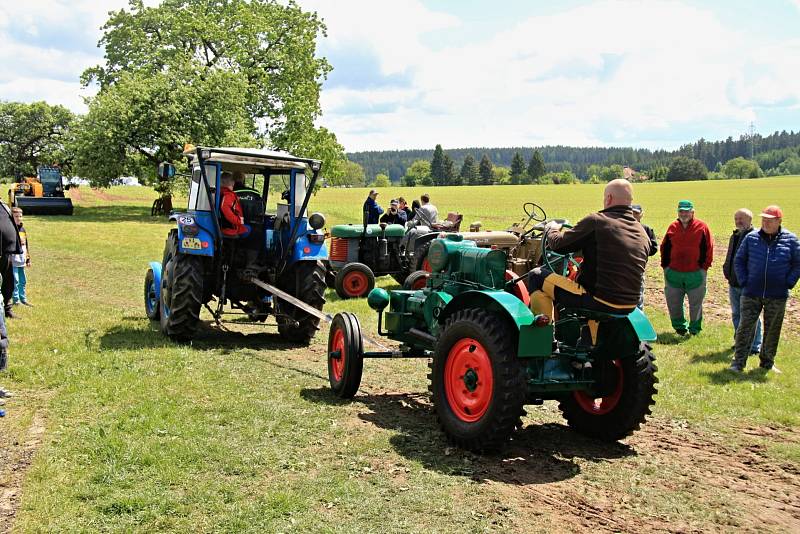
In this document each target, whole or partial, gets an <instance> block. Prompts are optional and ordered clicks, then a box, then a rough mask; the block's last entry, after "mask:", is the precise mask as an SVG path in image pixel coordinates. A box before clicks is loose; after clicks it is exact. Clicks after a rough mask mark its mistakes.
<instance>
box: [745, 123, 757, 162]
mask: <svg viewBox="0 0 800 534" xmlns="http://www.w3.org/2000/svg"><path fill="white" fill-rule="evenodd" d="M747 132H748V135H749V137H750V159H753V138H754V137H755V135H756V127H755V125H754V124H753V121H750V128H749V129H748V130H747Z"/></svg>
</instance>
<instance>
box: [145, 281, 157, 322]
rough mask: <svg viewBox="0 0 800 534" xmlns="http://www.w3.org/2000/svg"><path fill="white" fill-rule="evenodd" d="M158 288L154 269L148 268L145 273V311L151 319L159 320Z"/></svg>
mask: <svg viewBox="0 0 800 534" xmlns="http://www.w3.org/2000/svg"><path fill="white" fill-rule="evenodd" d="M158 289H159V288H157V287H156V280H155V275H154V274H153V269H147V274H145V275H144V311H145V313H146V314H147V318H148V319H150V320H151V321H158V318H159V302H158V297H157V296H156V295H157V292H158Z"/></svg>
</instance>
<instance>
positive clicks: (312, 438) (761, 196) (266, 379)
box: [0, 177, 800, 532]
mask: <svg viewBox="0 0 800 534" xmlns="http://www.w3.org/2000/svg"><path fill="white" fill-rule="evenodd" d="M420 192H422V190H421V189H416V190H413V192H412V190H409V189H402V190H401V189H399V188H398V189H396V190H387V191H385V192H383V193H382V200H383V203H384V204H385V203H386V202H387V201H388V199H389V198H390V197H391V195H393V194H394V195H398V194H403V195H405V196H406V198H407V199H409V200H410V197H411V196H412V194H418V193H420ZM430 192H431V194H432V196H433V201H434V203H435V204H436V205H437V206H438V207H439V209H440V212H443V211H446V210H453V209H457V210H458V211H460V212H462V213H464V214H465V222H469V221H471V220H475V219H480V220H482V221H483V223H484V225H485V226H487V227H491V228H493V229H500V228H503V227H505V226H507V225H508V223H509V222H511V221H514V220H516V219H517V218H518V217H519V216H521V215H522V212H521V204H522V202H523V201H535V202H537V203H539V204H541V205H542V206H543V207H545V209H546V210H547V211H548V213H550V214H552V215H554V216H556V215H557V216H566V217H568V218H570V219H572V220H577V219H578V218H579V217H580V216H581V215H583V214H585V213H586V212H588V211H591V210H593V209H597V206H598V204H599V202H600V195H601V187H600V186H546V187H539V186H518V187H502V188H500V187H493V188H491V189H489V188H482V187H476V188H452V189H447V188H436V189H433V188H432V189H431V190H430ZM365 193H366V191H365V190H324V191H322V192H321V193H320V194H319V195H318V196H317V197H316V198H315V200H314V205H313V206H312V207H313V208H315V209H318V210H320V211H322V212H324V213H325V214H326V215H327V216H328V219H329V224H336V223H341V222H350V221H355V220H358V219H359V212H360V205H361V202H363V198H364V196H365ZM79 194H80V200H79V201H77V206H78V207H77V209H76V212H75V216H74V217H72V218H68V217H50V218H45V217H35V218H34V217H30V218H28V219H27V223H26V226H27V227H28V231H29V235H30V239H31V241H32V249H33V250H32V254H33V261H34V266H33V268H32V269H31V270H30V271H29V296H30V299H31V301H32V302H34V303H35V304H36V307H35V308H33V309H22V310H20V315H21V316H22V317H21V319H18V320H13V321H11V322H10V323H9V330H10V337H11V342H12V348H11V360H10V371H9V372H8V373H6V374H4V375H0V385H3V386H5V387H7V388H9V389H11V390H13V391H15V392H16V393H17V397H16V398H14V399H12V400H11V401H10V402H9V403H8V405H7V406H6V407H5V408H7V410H8V415H7V417H5V418H3V419H0V531H2V530H3V528H4V527H8V526H9V525H10V524H11V521H12V518H13V521H14V528H15V530H19V531H21V532H38V531H42V530H53V531H84V530H85V531H94V530H114V531H130V530H137V531H164V530H177V531H188V530H193V531H239V530H247V531H270V532H273V531H315V532H317V531H323V532H353V531H361V532H379V531H380V532H437V531H438V532H447V531H454V530H456V531H465V530H475V531H508V530H511V531H534V532H535V531H552V530H553V529H555V530H588V529H592V530H599V531H634V530H636V531H638V530H646V529H661V530H692V529H706V530H719V529H722V530H732V529H744V530H758V529H762V528H763V529H766V530H773V531H787V530H788V531H791V530H795V531H797V530H798V528H800V508H799V507H798V505H797V502H800V490H798V489H797V488H798V487H800V486H799V483H800V470H798V468H797V465H798V464H800V434H799V433H798V428H799V427H800V381H798V378H797V377H798V376H800V362H798V358H797V356H798V354H800V340H798V337H797V335H796V334H794V335H792V334H789V335H787V336H786V337H785V340H784V341H783V342H782V344H781V348H780V351H779V355H778V366H779V367H780V368H781V369H782V370H783V371H784V372H783V374H781V375H769V376H764V375H761V374H758V373H754V372H751V373H749V374H746V375H745V376H744V377H734V376H732V375H729V374H728V373H727V372H725V371H724V368H725V367H726V366H727V363H728V361H729V358H730V350H728V349H729V348H730V345H731V337H732V331H731V328H730V326H729V325H728V323H727V322H722V321H718V322H713V321H711V323H710V324H709V326H708V328H707V329H706V330H704V332H703V334H702V335H701V336H699V337H696V338H692V339H689V340H685V341H678V340H677V339H675V338H674V337H673V336H672V335H671V334H670V333H669V324H668V320H667V318H666V317H665V315H664V313H663V312H662V311H661V310H659V309H656V308H654V307H650V308H649V309H648V313H649V315H650V316H651V317H652V318H653V320H654V322H655V324H656V330H657V331H658V332H659V333H660V337H659V343H657V344H656V346H655V348H654V350H655V352H656V355H657V357H658V363H659V368H660V373H659V375H660V380H661V383H660V391H659V395H658V404H657V407H656V410H655V414H654V418H653V419H652V421H651V422H650V424H649V425H648V426H647V427H646V428H645V429H644V430H643V431H642V432H640V433H638V434H636V435H635V436H634V437H633V438H631V439H630V440H628V441H627V442H626V443H625V444H621V445H615V446H607V445H601V444H597V443H594V442H591V441H589V440H585V439H583V438H581V437H579V436H577V435H575V434H573V433H572V432H570V431H569V430H568V429H567V428H566V427H564V425H563V420H562V419H561V418H560V417H559V415H558V412H557V409H556V406H555V405H554V404H550V403H548V404H546V405H545V406H543V407H539V408H537V407H531V408H530V409H529V416H528V417H527V418H526V427H525V428H524V429H523V430H522V431H521V432H520V433H519V435H518V436H517V438H516V439H515V440H514V442H513V443H512V444H510V446H509V448H508V450H507V451H505V452H504V454H502V455H499V456H491V457H478V456H475V455H472V454H465V453H462V452H460V451H458V450H454V449H452V448H450V447H449V446H448V445H447V444H446V443H445V441H444V440H443V438H442V436H441V434H440V432H439V430H438V428H437V425H436V421H435V417H434V416H433V415H432V413H431V410H430V405H429V400H428V396H427V394H426V388H427V384H426V379H425V373H426V366H425V362H423V361H399V362H381V361H376V362H368V364H367V366H366V371H365V376H364V381H363V387H362V390H361V393H360V394H359V396H358V397H357V398H356V399H355V401H354V402H351V403H340V402H337V401H335V400H334V399H333V398H332V397H331V396H330V395H329V394H328V391H327V378H326V368H325V363H324V361H325V341H326V339H327V331H326V330H323V332H321V333H320V334H319V335H318V337H317V338H316V339H315V342H314V343H313V344H312V346H311V347H309V348H302V347H294V346H290V345H286V344H285V343H282V342H281V341H280V340H279V338H278V337H277V335H276V334H274V333H273V332H274V330H268V331H267V332H266V333H265V332H264V331H263V330H255V329H250V327H246V326H241V327H238V328H234V332H218V331H214V330H211V329H206V330H205V331H204V333H203V334H202V336H201V339H199V340H198V341H197V342H195V343H194V344H193V345H192V346H179V345H175V344H173V343H170V342H168V341H166V340H165V339H164V338H163V337H162V336H161V335H160V334H158V333H157V332H156V330H155V328H154V326H153V325H151V324H150V323H149V322H148V321H147V320H146V319H145V318H144V310H143V305H142V302H141V301H142V298H141V289H142V282H143V275H144V270H145V268H146V264H147V261H150V260H152V259H158V258H160V256H161V251H162V248H163V242H164V238H165V236H166V233H167V230H168V228H169V225H168V224H167V223H165V222H155V221H154V220H152V219H150V217H149V215H148V212H149V205H150V202H152V200H153V198H154V194H153V193H152V191H150V190H148V189H145V188H112V189H111V190H109V191H107V192H105V193H100V194H98V193H95V192H93V191H91V190H89V189H88V188H81V189H80V190H79ZM636 194H637V201H640V202H641V203H642V204H644V205H645V208H646V220H647V222H649V223H650V224H652V225H653V226H654V227H655V228H656V231H657V233H663V229H664V228H665V227H666V225H667V224H668V222H669V221H670V220H671V219H672V217H673V214H674V208H675V205H676V203H677V201H678V200H679V199H681V198H685V197H688V198H691V199H693V200H694V201H695V203H696V205H697V215H698V216H699V217H701V218H703V219H705V220H706V221H708V222H709V224H710V225H711V227H712V231H713V232H714V234H715V236H717V238H718V239H717V241H718V243H719V244H721V245H723V246H724V245H725V244H727V235H728V234H729V232H730V228H731V218H732V217H731V215H732V213H733V211H734V210H735V209H736V208H738V207H741V206H749V207H750V208H751V209H753V211H756V210H758V209H760V208H762V207H763V206H765V205H767V204H769V203H772V202H777V203H779V204H781V205H782V207H783V208H784V211H785V212H786V213H787V217H786V221H785V224H786V226H787V227H788V228H790V229H792V230H800V222H796V221H800V217H798V214H800V178H798V177H792V178H769V179H763V180H758V181H732V182H731V181H725V182H707V183H688V184H648V185H643V186H637V189H636ZM723 240H724V241H723ZM719 267H720V266H719V265H717V266H715V268H714V270H712V282H713V284H716V286H715V287H717V288H720V287H722V286H723V281H722V280H721V272H720V270H719ZM657 276H658V270H657V267H656V266H655V265H651V272H650V283H649V285H651V286H652V287H653V288H654V289H656V288H657V287H658V284H659V283H660V281H659V280H658V278H657ZM380 284H382V285H384V286H386V287H392V283H391V281H390V279H388V278H383V279H380ZM656 294H657V291H653V298H652V302H653V303H654V304H657V303H658V300H657V298H656ZM721 294H722V293H721V292H720V291H714V290H712V291H711V295H710V297H711V298H715V299H717V300H720V299H721V298H722V297H721V296H720V295H721ZM795 296H797V290H795ZM327 298H328V305H326V311H328V312H335V311H340V310H349V311H354V312H356V313H357V314H358V315H359V317H360V318H361V322H362V324H363V325H364V327H365V330H366V331H367V332H368V333H372V334H374V331H375V325H374V316H373V314H372V313H371V312H370V311H369V310H368V309H367V307H366V304H365V302H364V301H357V302H355V301H348V302H342V301H339V300H338V299H337V298H336V296H335V294H334V293H333V292H331V291H329V292H328V294H327ZM723 300H724V299H723ZM719 304H720V305H725V302H721V303H719ZM242 333H246V334H248V335H246V336H245V335H242ZM743 481H746V482H743Z"/></svg>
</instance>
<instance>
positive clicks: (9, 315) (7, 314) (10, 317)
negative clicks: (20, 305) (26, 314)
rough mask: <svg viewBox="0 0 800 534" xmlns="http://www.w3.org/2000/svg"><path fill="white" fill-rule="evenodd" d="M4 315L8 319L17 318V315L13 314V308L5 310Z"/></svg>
mask: <svg viewBox="0 0 800 534" xmlns="http://www.w3.org/2000/svg"><path fill="white" fill-rule="evenodd" d="M6 317H8V318H9V319H16V318H17V316H16V315H15V314H14V311H13V310H6Z"/></svg>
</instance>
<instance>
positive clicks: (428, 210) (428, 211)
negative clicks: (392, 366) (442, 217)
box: [414, 193, 439, 226]
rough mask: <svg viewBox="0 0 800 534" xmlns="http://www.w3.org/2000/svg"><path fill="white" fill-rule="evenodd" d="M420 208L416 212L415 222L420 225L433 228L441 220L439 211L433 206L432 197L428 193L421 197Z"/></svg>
mask: <svg viewBox="0 0 800 534" xmlns="http://www.w3.org/2000/svg"><path fill="white" fill-rule="evenodd" d="M419 201H420V206H419V208H417V209H416V210H415V211H414V220H415V221H417V223H418V224H423V225H425V226H431V225H433V224H435V223H436V221H437V220H439V210H437V209H436V206H434V205H433V204H431V197H430V195H428V194H427V193H425V194H424V195H421V196H420V197H419Z"/></svg>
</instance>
